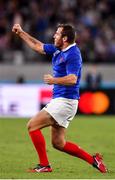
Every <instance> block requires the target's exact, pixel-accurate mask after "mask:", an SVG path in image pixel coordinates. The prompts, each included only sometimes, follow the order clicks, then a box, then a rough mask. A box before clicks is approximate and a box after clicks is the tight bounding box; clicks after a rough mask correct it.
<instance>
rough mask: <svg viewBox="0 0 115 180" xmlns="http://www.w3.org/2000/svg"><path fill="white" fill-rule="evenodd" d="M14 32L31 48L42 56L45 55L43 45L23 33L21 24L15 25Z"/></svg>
mask: <svg viewBox="0 0 115 180" xmlns="http://www.w3.org/2000/svg"><path fill="white" fill-rule="evenodd" d="M12 32H14V33H16V34H17V35H18V36H19V37H20V38H21V39H23V40H24V41H25V42H26V43H27V44H28V46H29V47H30V48H32V49H33V50H35V51H37V52H39V53H40V54H45V52H44V49H43V45H44V44H43V43H42V42H41V41H39V40H37V39H35V38H34V37H32V36H30V35H29V34H28V33H26V32H25V31H23V29H22V28H21V26H20V25H19V24H14V26H13V28H12Z"/></svg>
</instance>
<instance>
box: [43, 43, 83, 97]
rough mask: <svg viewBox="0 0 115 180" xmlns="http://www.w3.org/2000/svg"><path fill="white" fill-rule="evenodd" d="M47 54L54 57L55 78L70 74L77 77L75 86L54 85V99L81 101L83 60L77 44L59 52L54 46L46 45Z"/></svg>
mask: <svg viewBox="0 0 115 180" xmlns="http://www.w3.org/2000/svg"><path fill="white" fill-rule="evenodd" d="M44 51H45V52H46V54H50V55H52V67H53V76H54V77H63V76H67V75H69V74H75V75H76V76H77V82H76V84H75V85H71V86H67V85H58V84H54V88H53V98H58V97H64V98H68V99H79V83H80V78H81V68H82V58H81V53H80V50H79V48H78V47H77V46H76V44H75V43H74V44H72V45H70V46H68V47H67V48H66V49H64V50H59V49H58V48H56V47H55V46H54V45H53V44H44Z"/></svg>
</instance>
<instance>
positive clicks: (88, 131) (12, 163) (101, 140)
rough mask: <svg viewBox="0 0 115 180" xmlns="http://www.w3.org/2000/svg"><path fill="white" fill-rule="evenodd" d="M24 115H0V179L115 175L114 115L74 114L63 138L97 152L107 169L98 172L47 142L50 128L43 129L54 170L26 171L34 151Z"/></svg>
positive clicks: (91, 177)
mask: <svg viewBox="0 0 115 180" xmlns="http://www.w3.org/2000/svg"><path fill="white" fill-rule="evenodd" d="M26 123H27V119H17V118H13V119H11V118H4V119H3V118H0V179H6V178H7V179H80V178H81V179H113V178H115V158H114V157H115V116H76V118H75V119H74V120H73V122H72V123H71V124H70V126H69V128H68V131H67V137H66V139H67V140H69V141H73V142H76V143H77V144H79V145H80V146H81V147H82V148H83V149H85V150H86V151H88V152H90V153H91V154H93V153H95V152H100V153H102V154H103V156H104V161H105V162H106V165H107V167H108V169H109V173H106V174H101V173H100V172H98V170H96V169H95V168H93V167H92V166H90V165H89V164H88V163H86V162H84V161H82V160H80V159H78V158H75V157H73V156H69V155H67V154H65V153H62V152H59V151H57V150H55V149H53V148H52V146H51V143H50V128H46V129H44V130H43V134H44V136H45V138H46V142H47V152H48V156H49V160H50V162H51V164H52V167H53V169H54V171H53V172H52V173H43V174H42V173H41V174H38V173H28V172H27V171H26V170H27V169H28V168H29V167H34V166H35V165H36V164H37V154H36V152H35V151H34V147H33V145H32V143H31V141H30V138H29V136H28V132H27V130H26Z"/></svg>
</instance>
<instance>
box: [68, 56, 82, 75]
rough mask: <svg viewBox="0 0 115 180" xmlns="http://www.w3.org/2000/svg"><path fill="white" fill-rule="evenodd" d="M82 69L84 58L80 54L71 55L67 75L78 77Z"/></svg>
mask: <svg viewBox="0 0 115 180" xmlns="http://www.w3.org/2000/svg"><path fill="white" fill-rule="evenodd" d="M81 67H82V58H81V55H80V54H77V55H73V54H71V55H69V56H68V58H67V61H66V72H67V75H69V74H75V75H76V76H78V74H79V72H80V70H81Z"/></svg>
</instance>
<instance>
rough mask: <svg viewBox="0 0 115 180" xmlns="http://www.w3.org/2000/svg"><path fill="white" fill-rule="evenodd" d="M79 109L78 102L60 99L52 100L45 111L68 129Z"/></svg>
mask: <svg viewBox="0 0 115 180" xmlns="http://www.w3.org/2000/svg"><path fill="white" fill-rule="evenodd" d="M77 108H78V100H76V99H67V98H61V97H60V98H55V99H52V100H51V101H50V103H48V104H47V105H46V106H45V107H44V108H43V109H44V110H45V111H47V112H48V113H49V114H50V115H51V116H52V117H53V118H54V119H55V121H56V122H57V123H58V125H60V126H63V127H65V128H67V127H68V125H69V123H70V121H71V120H72V119H73V118H74V116H75V114H76V112H77Z"/></svg>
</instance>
